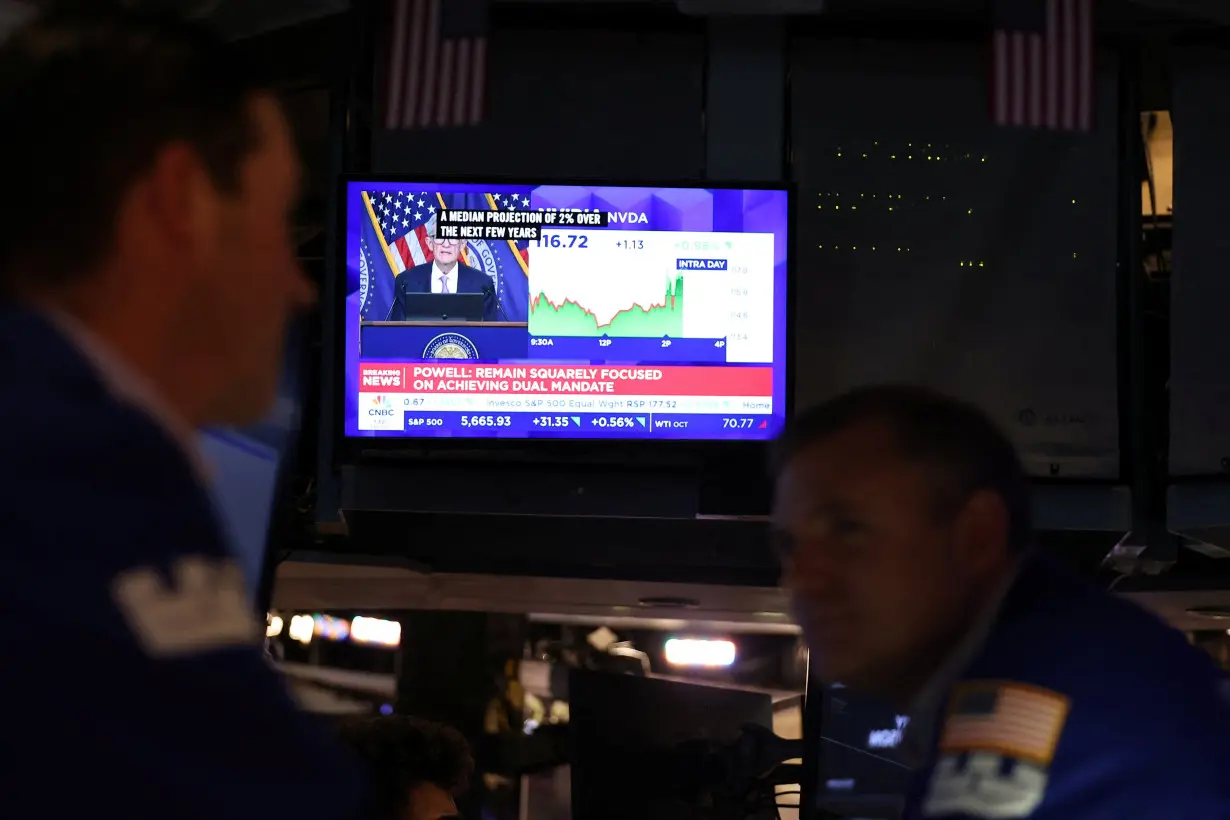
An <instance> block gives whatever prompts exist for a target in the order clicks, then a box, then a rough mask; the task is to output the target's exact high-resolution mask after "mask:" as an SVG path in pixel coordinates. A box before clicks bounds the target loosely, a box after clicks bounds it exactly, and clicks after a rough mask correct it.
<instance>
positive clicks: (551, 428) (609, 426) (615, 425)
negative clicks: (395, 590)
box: [384, 412, 776, 438]
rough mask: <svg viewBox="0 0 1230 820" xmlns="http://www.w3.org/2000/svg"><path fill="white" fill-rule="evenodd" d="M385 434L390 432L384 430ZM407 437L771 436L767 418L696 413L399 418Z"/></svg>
mask: <svg viewBox="0 0 1230 820" xmlns="http://www.w3.org/2000/svg"><path fill="white" fill-rule="evenodd" d="M384 429H386V430H389V429H390V428H384ZM392 429H404V430H405V431H406V432H408V433H418V434H421V435H436V434H439V433H442V432H448V433H449V434H451V435H481V436H492V435H496V436H498V435H499V434H500V433H509V434H513V435H525V434H528V433H555V434H559V435H572V436H582V435H583V436H598V437H602V438H608V437H618V436H627V437H629V438H644V437H647V436H653V435H669V436H677V437H688V438H692V437H696V438H710V437H715V436H722V435H726V436H735V437H737V436H741V435H742V436H747V437H748V438H754V437H757V436H761V437H763V436H769V435H773V434H774V433H775V432H776V429H775V427H774V424H773V419H772V417H771V416H766V415H706V414H696V413H419V412H407V413H404V419H403V424H402V426H401V427H400V428H392Z"/></svg>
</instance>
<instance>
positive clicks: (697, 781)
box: [568, 669, 773, 820]
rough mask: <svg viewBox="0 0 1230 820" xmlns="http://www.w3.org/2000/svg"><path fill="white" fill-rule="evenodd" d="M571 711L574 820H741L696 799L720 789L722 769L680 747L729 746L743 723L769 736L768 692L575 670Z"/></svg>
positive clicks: (570, 691) (570, 690)
mask: <svg viewBox="0 0 1230 820" xmlns="http://www.w3.org/2000/svg"><path fill="white" fill-rule="evenodd" d="M568 711H569V729H570V731H571V735H572V756H573V759H572V769H571V771H572V820H627V818H631V817H636V818H642V820H667V818H669V819H670V820H702V818H703V820H728V818H729V819H730V820H735V819H736V818H742V817H744V816H746V815H745V814H744V813H743V812H737V811H731V810H730V808H729V807H719V806H716V805H715V806H709V805H707V801H698V800H696V799H695V798H696V796H697V795H698V794H699V793H700V791H702V790H703V789H712V788H720V786H721V785H722V784H723V783H724V782H725V780H724V775H725V773H724V772H719V773H718V774H717V776H716V777H714V776H713V771H712V770H711V769H710V768H709V767H707V766H705V765H703V764H702V765H698V764H697V761H696V759H695V758H694V757H693V756H692V755H691V754H689V753H687V752H684V751H683V748H686V747H685V746H684V744H694V743H697V742H708V743H711V744H718V745H723V746H725V745H728V744H733V743H734V741H736V740H737V739H738V738H739V736H740V734H741V733H742V731H743V727H744V726H745V725H747V724H754V725H757V726H761V727H763V728H765V729H769V730H772V726H773V701H772V698H771V697H770V696H769V695H768V694H765V693H763V692H748V691H742V690H738V689H727V688H720V687H715V686H705V685H700V684H690V683H680V682H677V681H668V680H659V679H655V678H645V677H638V676H632V675H619V674H615V673H609V672H593V671H588V670H579V669H573V670H570V673H569V676H568ZM707 775H708V776H707ZM714 802H715V803H716V802H717V801H714Z"/></svg>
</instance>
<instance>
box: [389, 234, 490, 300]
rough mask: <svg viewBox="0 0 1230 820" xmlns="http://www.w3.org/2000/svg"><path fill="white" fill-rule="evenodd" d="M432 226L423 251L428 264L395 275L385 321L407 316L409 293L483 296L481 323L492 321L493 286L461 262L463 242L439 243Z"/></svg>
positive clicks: (455, 240)
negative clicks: (426, 250)
mask: <svg viewBox="0 0 1230 820" xmlns="http://www.w3.org/2000/svg"><path fill="white" fill-rule="evenodd" d="M435 228H436V223H435V220H434V219H433V220H432V221H431V223H430V225H429V230H430V233H429V234H428V238H427V247H428V248H429V249H430V250H431V253H432V257H433V258H432V261H430V262H424V263H423V264H421V265H416V266H414V267H413V268H408V269H406V270H404V271H402V272H401V273H399V274H397V280H396V282H394V284H393V306H392V308H391V309H390V310H389V321H392V322H404V321H406V319H407V318H408V317H409V316H410V314H409V313H407V311H406V295H407V294H411V293H437V294H450V293H481V294H483V320H484V321H492V320H493V319H494V318H495V313H496V305H495V285H494V283H493V282H492V281H491V277H490V276H488V275H487V274H485V273H483V272H482V271H481V270H479V269H478V268H475V267H471V266H470V265H467V264H465V263H464V262H462V261H461V260H462V258H464V256H465V250H466V240H464V239H441V238H439V237H437V236H436V230H435Z"/></svg>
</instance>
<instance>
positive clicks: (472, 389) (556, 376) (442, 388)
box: [359, 360, 773, 399]
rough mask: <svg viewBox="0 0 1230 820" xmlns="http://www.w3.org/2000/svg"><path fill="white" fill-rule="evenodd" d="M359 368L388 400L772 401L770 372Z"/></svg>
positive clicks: (543, 366)
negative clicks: (475, 397)
mask: <svg viewBox="0 0 1230 820" xmlns="http://www.w3.org/2000/svg"><path fill="white" fill-rule="evenodd" d="M449 361H455V360H433V361H426V362H419V363H415V364H407V363H403V362H396V361H389V362H370V361H365V362H361V363H360V365H359V390H360V391H362V392H365V393H389V394H404V393H414V394H423V395H429V394H437V395H464V394H479V395H481V394H494V395H503V396H506V397H509V398H513V397H517V396H531V395H535V396H541V397H551V396H558V397H561V398H579V399H583V398H598V397H611V398H615V397H621V396H622V397H627V396H634V395H635V396H646V395H648V396H662V397H666V396H674V397H684V396H714V395H716V396H749V397H756V398H759V397H762V396H771V395H773V368H772V367H708V366H705V365H658V366H652V365H651V366H645V365H623V366H621V365H607V364H598V365H594V364H590V363H586V364H576V363H570V364H569V363H566V364H558V363H549V362H535V363H531V364H524V363H518V364H506V363H499V362H497V363H491V364H481V363H480V364H462V363H460V362H459V361H458V362H457V363H453V364H449V363H447V362H449Z"/></svg>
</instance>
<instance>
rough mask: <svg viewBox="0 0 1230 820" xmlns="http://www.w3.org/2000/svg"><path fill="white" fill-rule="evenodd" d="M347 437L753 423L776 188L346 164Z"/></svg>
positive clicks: (779, 268) (770, 289) (698, 435)
mask: <svg viewBox="0 0 1230 820" xmlns="http://www.w3.org/2000/svg"><path fill="white" fill-rule="evenodd" d="M342 196H344V198H345V214H346V217H345V218H346V224H345V241H344V243H343V245H344V248H345V274H346V284H347V287H346V309H345V316H346V322H345V328H346V338H345V361H346V373H345V384H346V387H345V390H346V401H345V414H344V416H345V432H346V435H347V436H350V437H458V436H463V437H473V438H556V439H559V438H573V439H606V438H617V439H651V440H663V439H690V440H749V439H768V438H772V437H773V436H774V435H776V434H777V432H778V431H779V428H780V427H781V424H782V422H783V421H784V419H785V403H786V348H787V335H786V334H787V261H788V251H789V241H790V237H789V233H788V224H789V218H788V217H789V207H790V203H789V195H788V192H787V191H786V190H784V189H744V188H730V187H706V188H699V187H696V188H690V187H668V186H661V187H643V186H642V187H630V186H618V185H547V184H543V185H536V184H522V185H513V184H507V183H498V184H497V183H494V182H493V183H489V184H480V183H458V182H426V181H413V180H409V179H406V180H397V181H390V180H382V181H377V180H363V179H348V180H345V181H344V182H343V192H342Z"/></svg>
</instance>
